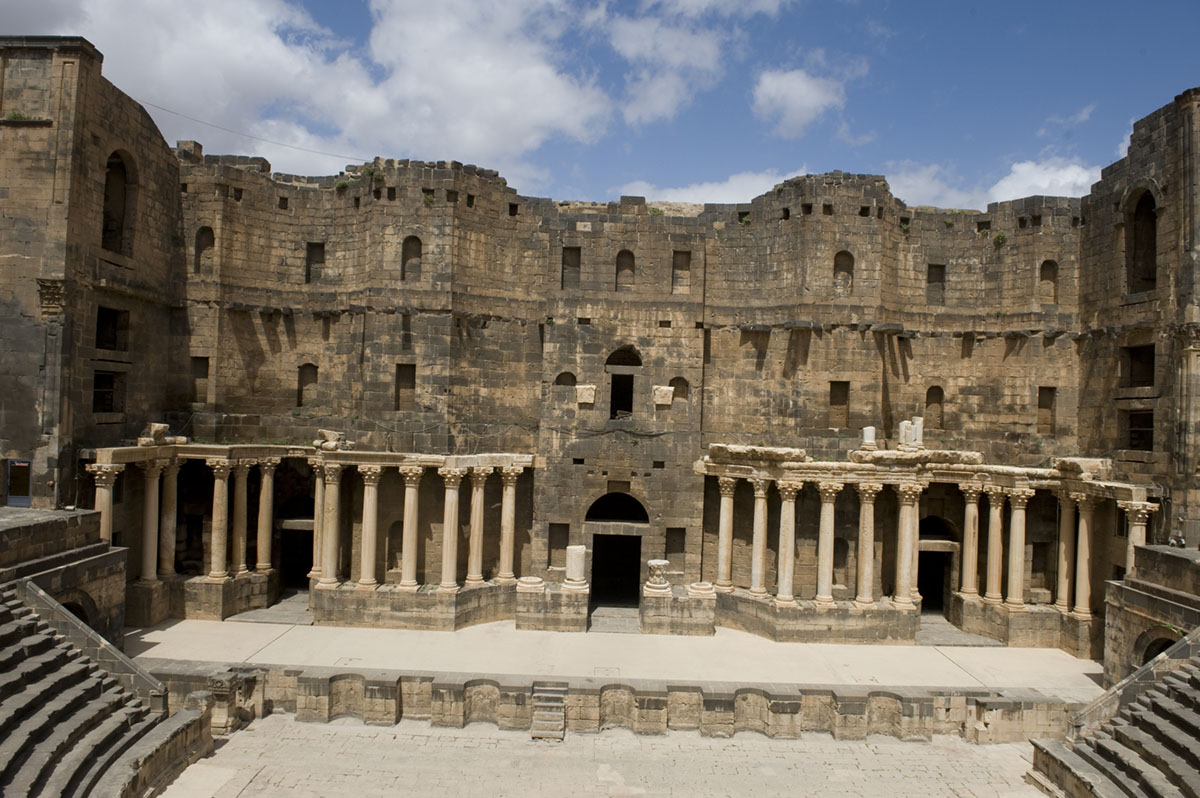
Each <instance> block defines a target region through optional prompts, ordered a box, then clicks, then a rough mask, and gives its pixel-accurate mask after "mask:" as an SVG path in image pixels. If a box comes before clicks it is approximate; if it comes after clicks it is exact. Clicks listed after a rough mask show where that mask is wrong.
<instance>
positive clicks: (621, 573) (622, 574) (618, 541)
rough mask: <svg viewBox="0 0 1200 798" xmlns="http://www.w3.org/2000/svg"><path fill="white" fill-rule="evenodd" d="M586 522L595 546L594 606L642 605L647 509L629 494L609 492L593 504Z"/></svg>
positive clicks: (647, 520)
mask: <svg viewBox="0 0 1200 798" xmlns="http://www.w3.org/2000/svg"><path fill="white" fill-rule="evenodd" d="M584 522H585V529H586V530H587V531H588V532H589V533H590V537H591V544H592V575H591V585H592V601H591V603H592V605H593V606H605V607H636V606H638V601H639V599H640V598H641V584H642V580H641V575H642V533H643V532H644V531H645V530H646V529H647V528H648V526H649V523H650V515H649V513H647V512H646V508H645V507H643V506H642V503H641V502H639V501H638V500H637V499H635V498H634V497H632V496H630V495H629V494H628V493H606V494H604V495H603V496H601V497H600V498H599V499H596V501H594V502H592V505H591V506H590V507H589V508H588V511H587V515H586V516H585V518H584Z"/></svg>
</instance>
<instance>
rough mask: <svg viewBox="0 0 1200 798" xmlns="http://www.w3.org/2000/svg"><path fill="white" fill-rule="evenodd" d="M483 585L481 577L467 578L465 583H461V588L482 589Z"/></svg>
mask: <svg viewBox="0 0 1200 798" xmlns="http://www.w3.org/2000/svg"><path fill="white" fill-rule="evenodd" d="M483 585H484V581H483V577H482V576H468V577H467V581H466V582H463V587H483Z"/></svg>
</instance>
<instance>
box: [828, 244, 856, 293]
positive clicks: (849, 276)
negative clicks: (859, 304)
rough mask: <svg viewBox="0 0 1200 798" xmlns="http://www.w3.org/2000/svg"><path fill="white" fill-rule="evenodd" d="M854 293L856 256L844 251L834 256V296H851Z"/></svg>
mask: <svg viewBox="0 0 1200 798" xmlns="http://www.w3.org/2000/svg"><path fill="white" fill-rule="evenodd" d="M853 291H854V256H853V255H851V254H850V253H849V252H847V251H846V250H842V251H841V252H839V253H838V254H836V255H834V256H833V295H834V296H850V294H851V293H852V292H853Z"/></svg>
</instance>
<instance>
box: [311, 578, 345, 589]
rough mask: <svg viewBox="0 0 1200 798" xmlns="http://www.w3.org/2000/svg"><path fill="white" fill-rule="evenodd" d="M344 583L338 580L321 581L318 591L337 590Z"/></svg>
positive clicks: (318, 584)
mask: <svg viewBox="0 0 1200 798" xmlns="http://www.w3.org/2000/svg"><path fill="white" fill-rule="evenodd" d="M341 585H342V583H341V582H339V581H338V580H336V579H321V580H320V581H319V582H317V590H336V589H337V588H339V587H341Z"/></svg>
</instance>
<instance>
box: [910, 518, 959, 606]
mask: <svg viewBox="0 0 1200 798" xmlns="http://www.w3.org/2000/svg"><path fill="white" fill-rule="evenodd" d="M918 530H919V535H918V536H919V545H918V550H919V554H918V562H917V592H918V593H920V594H921V614H922V615H924V614H927V613H931V614H936V615H945V614H946V611H947V610H948V609H949V607H950V594H951V592H952V591H953V590H954V572H955V569H956V567H957V564H958V549H959V543H958V530H957V529H955V527H954V525H953V524H951V523H950V522H949V521H947V520H946V519H944V518H942V517H941V516H936V515H929V516H926V517H924V518H922V519H921V521H920V525H919V527H918Z"/></svg>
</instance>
